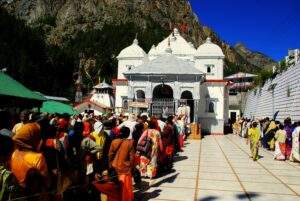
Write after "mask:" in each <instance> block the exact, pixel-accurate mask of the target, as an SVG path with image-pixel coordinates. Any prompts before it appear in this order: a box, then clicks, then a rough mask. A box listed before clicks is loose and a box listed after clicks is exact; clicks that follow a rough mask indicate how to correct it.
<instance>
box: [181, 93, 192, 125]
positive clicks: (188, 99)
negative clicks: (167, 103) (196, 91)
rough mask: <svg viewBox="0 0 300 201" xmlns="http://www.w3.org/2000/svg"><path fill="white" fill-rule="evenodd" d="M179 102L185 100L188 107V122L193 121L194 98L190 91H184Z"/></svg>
mask: <svg viewBox="0 0 300 201" xmlns="http://www.w3.org/2000/svg"><path fill="white" fill-rule="evenodd" d="M180 99H181V102H185V103H186V105H188V106H189V107H190V122H193V121H194V99H193V94H192V92H190V91H184V92H182V94H181V97H180Z"/></svg>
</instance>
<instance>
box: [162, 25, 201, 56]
mask: <svg viewBox="0 0 300 201" xmlns="http://www.w3.org/2000/svg"><path fill="white" fill-rule="evenodd" d="M168 46H170V48H171V49H172V54H174V55H176V56H189V55H194V54H195V52H196V49H195V48H194V47H192V46H191V45H190V44H189V43H188V42H187V41H186V40H185V39H184V38H183V37H182V36H181V35H180V33H179V31H178V29H176V28H175V29H174V30H173V33H172V34H171V35H169V36H168V37H167V38H165V39H164V40H163V41H162V42H160V43H159V44H158V45H157V46H156V52H157V54H165V50H166V49H167V48H168Z"/></svg>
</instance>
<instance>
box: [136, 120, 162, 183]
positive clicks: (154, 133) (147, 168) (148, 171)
mask: <svg viewBox="0 0 300 201" xmlns="http://www.w3.org/2000/svg"><path fill="white" fill-rule="evenodd" d="M157 128H158V123H157V119H156V118H154V117H152V118H151V119H150V121H149V125H148V129H147V130H145V131H144V133H143V134H142V136H141V138H140V139H139V142H138V144H141V143H142V142H143V140H144V138H150V139H151V142H152V147H151V149H150V153H147V154H145V155H142V156H141V158H140V167H139V169H140V172H141V176H146V177H149V178H150V185H151V184H152V179H153V178H154V177H155V176H156V174H157V159H158V154H159V152H160V151H163V144H162V141H161V135H160V132H159V131H158V130H157Z"/></svg>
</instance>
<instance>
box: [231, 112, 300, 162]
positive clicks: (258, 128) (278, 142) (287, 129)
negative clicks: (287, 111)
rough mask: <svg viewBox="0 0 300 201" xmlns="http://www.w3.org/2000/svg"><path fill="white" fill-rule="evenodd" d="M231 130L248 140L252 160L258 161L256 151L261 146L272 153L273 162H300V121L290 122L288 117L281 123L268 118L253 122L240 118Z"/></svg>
mask: <svg viewBox="0 0 300 201" xmlns="http://www.w3.org/2000/svg"><path fill="white" fill-rule="evenodd" d="M232 128H233V133H234V134H237V135H240V136H241V137H244V138H248V140H247V143H249V142H250V151H251V154H252V158H253V160H257V159H259V155H258V149H259V147H261V146H262V147H263V148H265V149H267V150H270V151H274V160H283V161H284V160H290V161H292V162H300V146H299V145H300V144H299V143H300V139H299V135H300V121H298V122H292V120H291V118H290V117H287V118H286V119H285V120H284V121H283V122H280V121H275V120H270V119H269V118H268V117H266V118H265V119H261V120H254V121H251V120H250V119H247V118H241V119H237V121H236V122H235V123H234V124H233V125H232Z"/></svg>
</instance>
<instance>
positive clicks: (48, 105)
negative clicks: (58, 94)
mask: <svg viewBox="0 0 300 201" xmlns="http://www.w3.org/2000/svg"><path fill="white" fill-rule="evenodd" d="M40 111H41V112H47V113H51V114H54V113H58V114H64V113H67V114H69V115H74V114H78V113H79V112H78V111H77V110H75V109H74V108H73V107H72V106H71V105H67V104H64V103H60V102H57V101H45V102H44V103H43V105H42V108H41V110H40Z"/></svg>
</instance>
